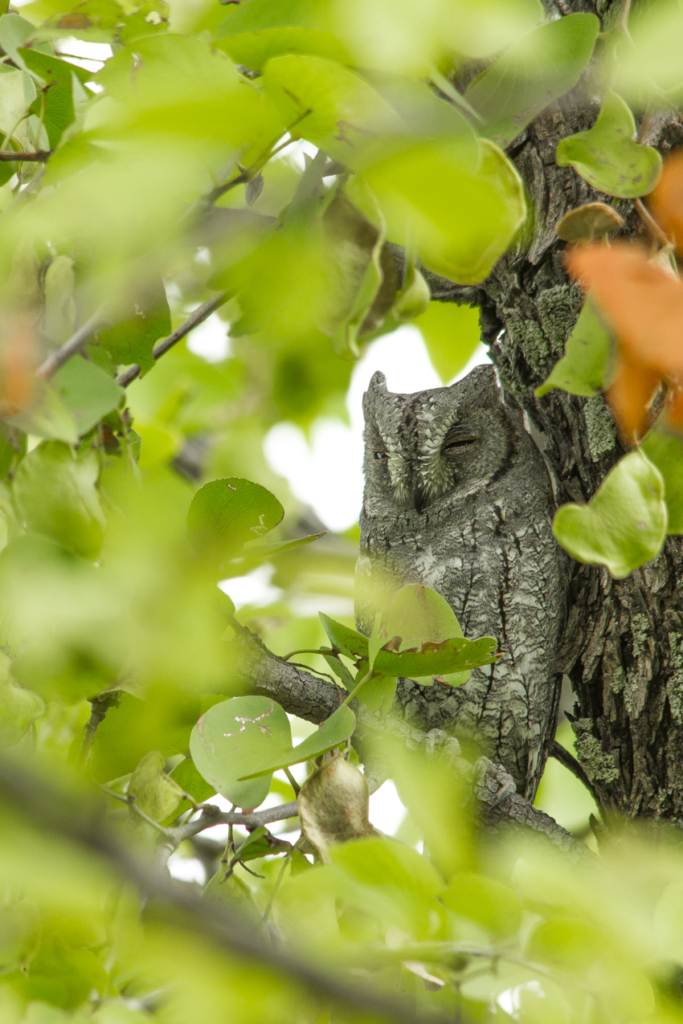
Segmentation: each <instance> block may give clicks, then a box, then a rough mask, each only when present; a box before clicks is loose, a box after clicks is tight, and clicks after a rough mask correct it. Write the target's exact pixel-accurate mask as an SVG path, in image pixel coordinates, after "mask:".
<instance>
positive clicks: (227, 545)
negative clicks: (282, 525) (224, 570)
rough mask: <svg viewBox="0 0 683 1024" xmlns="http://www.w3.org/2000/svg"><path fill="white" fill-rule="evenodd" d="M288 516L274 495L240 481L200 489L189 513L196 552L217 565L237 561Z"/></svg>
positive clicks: (250, 483)
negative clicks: (248, 545)
mask: <svg viewBox="0 0 683 1024" xmlns="http://www.w3.org/2000/svg"><path fill="white" fill-rule="evenodd" d="M284 514H285V510H284V509H283V507H282V505H281V504H280V502H279V501H278V500H277V498H276V497H275V495H274V494H271V493H270V491H267V490H266V488H265V487H261V485H260V484H255V483H252V482H251V480H242V479H240V478H239V477H230V478H228V479H226V480H212V481H211V482H210V483H208V484H204V486H203V487H200V488H199V490H198V491H197V493H196V494H195V496H194V498H193V499H192V502H191V504H190V508H189V510H188V513H187V534H188V537H189V540H190V544H191V545H192V547H193V548H194V550H195V551H197V552H198V553H200V554H202V555H203V556H204V557H206V558H210V559H213V560H215V561H217V562H218V563H222V562H224V561H225V560H226V559H228V558H231V557H234V556H235V555H236V554H238V553H239V552H240V549H241V548H242V547H243V546H244V544H246V542H247V541H249V540H255V539H256V538H257V537H262V536H263V535H264V534H265V533H269V532H270V530H272V529H273V528H274V527H275V526H277V524H278V523H279V522H280V521H281V519H282V517H283V516H284Z"/></svg>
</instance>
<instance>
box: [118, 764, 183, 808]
mask: <svg viewBox="0 0 683 1024" xmlns="http://www.w3.org/2000/svg"><path fill="white" fill-rule="evenodd" d="M165 764H166V758H165V757H164V755H163V754H162V753H161V752H160V751H159V750H150V752H149V753H148V754H145V756H144V757H143V758H142V760H141V761H140V762H139V764H138V765H137V767H136V769H135V771H134V772H133V774H132V775H131V777H130V782H129V783H128V793H129V794H131V795H132V796H134V797H135V799H136V803H137V805H138V807H139V808H140V810H141V811H144V813H145V814H146V815H147V816H148V817H149V818H153V819H154V821H164V819H165V818H168V817H170V815H172V814H173V813H174V812H175V811H176V810H177V809H178V807H179V805H180V803H181V801H182V799H183V790H182V789H181V788H180V786H179V785H178V783H177V782H176V781H175V780H174V779H171V778H170V776H168V775H167V774H166V773H165V771H164V765H165Z"/></svg>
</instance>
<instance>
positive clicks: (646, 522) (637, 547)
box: [553, 449, 667, 579]
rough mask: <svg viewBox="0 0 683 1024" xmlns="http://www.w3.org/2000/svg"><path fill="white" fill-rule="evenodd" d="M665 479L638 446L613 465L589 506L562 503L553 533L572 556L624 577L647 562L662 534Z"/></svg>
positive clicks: (664, 507) (661, 539) (616, 576)
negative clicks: (604, 567)
mask: <svg viewBox="0 0 683 1024" xmlns="http://www.w3.org/2000/svg"><path fill="white" fill-rule="evenodd" d="M666 525H667V524H666V505H665V503H664V481H663V479H662V475H661V473H660V472H659V470H658V469H657V468H656V467H655V466H654V465H653V464H652V463H651V462H650V461H649V459H647V458H646V457H645V455H644V454H643V452H642V451H640V449H637V450H636V451H633V452H629V454H628V455H625V456H624V458H623V459H620V461H619V462H618V463H617V464H616V466H615V467H614V469H612V470H611V471H610V472H609V473H608V474H607V476H606V477H605V479H604V480H603V482H602V484H601V485H600V487H599V489H598V491H597V492H596V494H594V495H593V497H592V498H591V500H590V502H589V503H588V505H563V506H562V507H561V508H559V509H558V510H557V513H556V514H555V519H554V520H553V533H554V534H555V537H556V539H557V540H558V541H559V543H560V544H561V545H562V547H563V548H564V549H565V551H568V552H569V554H570V555H572V556H573V557H574V558H576V559H577V560H578V561H579V562H587V563H588V564H589V565H604V566H606V567H607V569H609V571H610V573H611V574H612V576H614V577H615V579H623V578H624V577H625V576H628V574H629V573H630V572H631V570H632V569H637V568H638V566H640V565H644V564H645V562H649V560H650V559H651V558H654V556H655V555H656V554H657V553H658V551H659V550H660V549H661V547H662V544H663V543H664V539H665V537H666Z"/></svg>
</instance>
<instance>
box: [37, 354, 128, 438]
mask: <svg viewBox="0 0 683 1024" xmlns="http://www.w3.org/2000/svg"><path fill="white" fill-rule="evenodd" d="M52 383H53V385H54V387H55V388H56V389H57V391H58V392H59V394H60V395H61V397H62V400H63V402H64V405H65V406H66V408H67V409H68V410H69V412H70V413H72V415H73V417H74V419H75V421H76V427H77V429H78V433H79V434H87V433H88V431H89V430H92V428H93V427H94V426H95V424H96V423H99V422H100V420H101V419H102V417H103V416H106V415H107V414H108V413H110V412H113V410H114V409H116V408H117V406H119V405H120V404H121V402H122V401H123V399H124V396H125V391H124V390H123V388H121V387H119V385H118V384H117V383H116V381H114V380H112V378H111V377H110V376H109V375H108V374H106V373H105V372H104V371H103V370H100V368H99V367H98V366H95V364H94V363H91V362H89V360H87V359H83V357H82V356H80V355H75V356H73V357H72V358H71V359H69V360H68V362H66V363H65V364H64V366H62V368H61V369H60V370H58V371H57V373H56V374H55V375H54V377H53V378H52Z"/></svg>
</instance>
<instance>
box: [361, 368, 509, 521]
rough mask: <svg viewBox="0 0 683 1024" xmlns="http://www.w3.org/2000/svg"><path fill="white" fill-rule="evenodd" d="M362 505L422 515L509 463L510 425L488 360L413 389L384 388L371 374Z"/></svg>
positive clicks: (366, 405)
mask: <svg viewBox="0 0 683 1024" xmlns="http://www.w3.org/2000/svg"><path fill="white" fill-rule="evenodd" d="M363 412H364V415H365V464H364V469H365V481H366V489H365V499H364V505H365V511H366V514H369V515H385V514H387V513H388V512H389V511H390V509H393V510H395V511H401V510H404V511H406V512H410V511H412V512H414V513H417V514H418V515H421V514H422V513H423V512H425V511H426V510H427V509H428V508H431V507H432V506H435V505H437V503H440V502H443V501H446V500H447V499H448V498H449V497H464V496H466V495H469V494H473V493H475V492H476V491H478V490H480V489H481V488H482V487H484V486H485V485H486V484H487V483H488V482H490V480H491V479H492V478H493V477H494V476H495V475H496V474H497V473H498V472H500V471H501V470H503V469H504V468H505V467H506V465H507V462H508V458H509V456H510V452H511V447H512V425H511V423H510V421H509V419H508V416H507V414H506V412H505V408H504V406H503V402H502V391H501V390H500V388H499V387H498V384H497V381H496V376H495V371H494V369H493V367H492V366H480V367H476V368H475V369H474V370H473V371H472V373H470V374H468V376H467V377H466V378H465V379H464V380H462V381H458V382H457V383H456V384H452V385H451V386H450V387H446V388H435V389H434V390H433V391H419V392H417V393H416V394H414V395H400V394H393V393H391V392H389V391H387V386H386V380H385V377H384V374H382V373H379V372H378V373H376V374H375V375H374V376H373V378H372V380H371V381H370V387H369V389H368V391H367V392H366V393H365V395H364V396H363Z"/></svg>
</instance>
